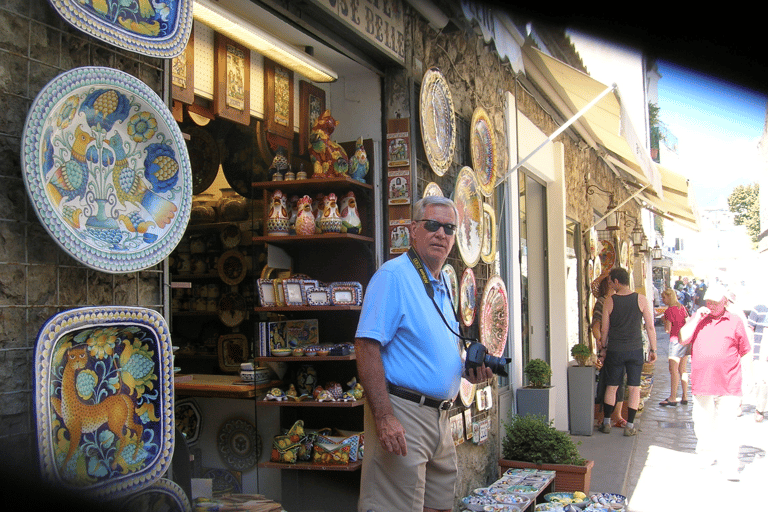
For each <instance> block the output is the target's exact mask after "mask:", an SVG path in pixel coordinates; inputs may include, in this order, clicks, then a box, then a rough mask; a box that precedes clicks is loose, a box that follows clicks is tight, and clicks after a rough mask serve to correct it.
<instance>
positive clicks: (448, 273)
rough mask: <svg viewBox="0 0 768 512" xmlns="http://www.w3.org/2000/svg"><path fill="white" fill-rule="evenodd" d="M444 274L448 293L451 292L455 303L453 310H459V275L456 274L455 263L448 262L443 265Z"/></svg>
mask: <svg viewBox="0 0 768 512" xmlns="http://www.w3.org/2000/svg"><path fill="white" fill-rule="evenodd" d="M442 272H443V275H445V280H446V282H447V284H448V293H450V294H451V303H453V310H454V311H456V312H458V311H459V276H458V275H457V274H456V269H455V268H453V265H451V264H450V263H446V264H445V265H443V270H442Z"/></svg>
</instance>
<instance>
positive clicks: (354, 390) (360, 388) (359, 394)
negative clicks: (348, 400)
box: [349, 382, 365, 400]
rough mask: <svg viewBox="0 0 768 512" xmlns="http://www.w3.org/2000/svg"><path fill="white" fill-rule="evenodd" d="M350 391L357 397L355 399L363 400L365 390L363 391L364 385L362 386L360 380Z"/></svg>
mask: <svg viewBox="0 0 768 512" xmlns="http://www.w3.org/2000/svg"><path fill="white" fill-rule="evenodd" d="M349 393H350V394H351V395H352V396H354V397H355V400H362V399H363V395H365V392H364V391H363V386H361V385H360V383H359V382H358V383H357V384H355V387H353V388H352V389H350V390H349Z"/></svg>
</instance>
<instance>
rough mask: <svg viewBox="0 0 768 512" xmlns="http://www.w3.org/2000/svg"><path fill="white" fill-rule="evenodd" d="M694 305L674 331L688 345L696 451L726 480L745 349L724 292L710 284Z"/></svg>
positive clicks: (734, 470)
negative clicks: (678, 330) (717, 469)
mask: <svg viewBox="0 0 768 512" xmlns="http://www.w3.org/2000/svg"><path fill="white" fill-rule="evenodd" d="M704 301H705V304H706V305H705V306H703V307H700V308H699V309H697V310H696V312H695V313H694V314H693V315H692V316H691V318H690V319H689V320H688V322H687V323H686V324H685V325H684V326H683V328H682V329H680V343H690V344H691V391H692V394H693V411H692V417H693V428H694V432H695V433H696V437H697V439H698V443H697V445H696V453H697V455H699V457H700V458H701V462H702V464H703V465H704V466H711V465H713V464H715V463H717V465H718V467H719V468H720V470H721V471H722V473H723V475H724V476H725V477H726V478H727V479H728V480H732V481H738V480H739V479H740V476H739V445H738V441H736V440H735V436H734V435H733V430H734V427H735V422H736V418H737V416H738V413H739V408H740V405H741V394H742V393H741V384H742V370H741V359H742V357H743V356H744V355H745V354H748V353H749V352H750V343H749V338H748V337H747V333H746V329H745V326H744V322H743V321H742V319H741V318H740V317H739V316H738V315H736V314H734V313H733V312H731V311H728V310H727V308H726V306H727V304H728V292H727V291H726V289H725V288H724V287H723V286H721V285H719V284H713V285H711V286H710V287H709V288H708V289H707V292H706V294H705V295H704Z"/></svg>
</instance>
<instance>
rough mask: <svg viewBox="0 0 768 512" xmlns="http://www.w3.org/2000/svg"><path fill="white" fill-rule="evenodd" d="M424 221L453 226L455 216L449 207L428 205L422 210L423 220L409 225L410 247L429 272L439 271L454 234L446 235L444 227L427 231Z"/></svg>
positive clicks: (453, 239) (454, 237) (451, 244)
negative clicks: (411, 246)
mask: <svg viewBox="0 0 768 512" xmlns="http://www.w3.org/2000/svg"><path fill="white" fill-rule="evenodd" d="M425 220H434V221H437V222H438V223H440V224H451V225H454V226H455V225H456V216H455V214H454V211H453V208H451V207H450V206H442V205H429V206H427V207H426V208H425V209H424V219H421V220H415V221H413V222H412V223H411V245H413V248H414V250H415V251H416V252H417V253H418V254H419V256H421V258H422V259H423V260H424V263H425V264H426V265H427V267H429V269H430V270H432V271H433V272H434V271H439V270H440V269H441V268H442V267H443V263H445V260H446V259H447V258H448V253H450V252H451V249H452V248H453V243H454V241H455V239H456V234H455V232H454V233H453V234H450V235H448V234H446V233H445V228H444V227H438V229H437V231H429V230H428V229H427V228H426V227H425V226H424V222H423V221H425Z"/></svg>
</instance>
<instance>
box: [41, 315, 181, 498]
mask: <svg viewBox="0 0 768 512" xmlns="http://www.w3.org/2000/svg"><path fill="white" fill-rule="evenodd" d="M172 359H173V356H172V347H171V337H170V333H169V332H168V326H167V324H166V323H165V320H164V319H163V317H162V316H160V315H159V314H158V313H157V312H156V311H153V310H151V309H144V308H129V307H114V306H104V307H87V308H78V309H72V310H68V311H64V312H61V313H58V314H56V315H54V316H53V317H51V318H50V319H49V320H48V321H47V322H46V323H45V325H43V327H42V329H41V330H40V333H39V335H38V338H37V345H36V348H35V365H34V366H35V411H36V416H37V418H36V419H37V435H38V450H39V455H40V469H41V473H42V475H43V476H44V478H46V479H47V480H49V481H51V482H52V483H53V484H54V485H56V486H61V487H63V488H66V489H70V490H76V491H77V492H84V493H87V494H89V495H92V496H99V497H108V498H118V497H121V496H127V495H129V494H132V493H134V492H137V491H139V490H141V489H144V488H146V487H148V486H150V485H152V483H153V482H154V481H156V480H157V479H158V478H160V477H161V476H162V475H163V474H164V473H165V471H166V470H167V469H168V466H169V465H170V463H171V457H172V455H173V442H174V417H173V360H172ZM107 418H109V419H107Z"/></svg>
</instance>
